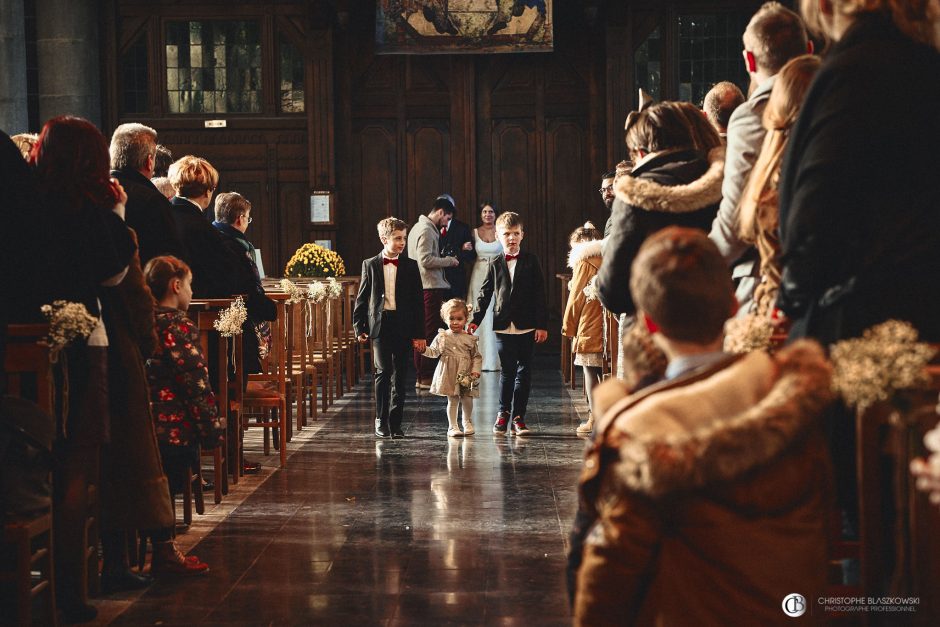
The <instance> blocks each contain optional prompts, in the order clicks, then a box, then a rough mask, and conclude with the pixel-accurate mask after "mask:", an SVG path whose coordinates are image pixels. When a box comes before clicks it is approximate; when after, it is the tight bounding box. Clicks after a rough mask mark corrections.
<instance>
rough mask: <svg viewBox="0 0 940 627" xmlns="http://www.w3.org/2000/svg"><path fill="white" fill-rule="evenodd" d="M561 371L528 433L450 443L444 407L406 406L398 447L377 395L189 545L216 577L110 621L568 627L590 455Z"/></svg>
mask: <svg viewBox="0 0 940 627" xmlns="http://www.w3.org/2000/svg"><path fill="white" fill-rule="evenodd" d="M555 364H557V362H555V361H554V360H552V361H551V362H548V361H546V367H545V368H544V369H540V370H538V371H536V373H535V377H534V385H533V393H532V401H531V403H530V410H529V416H528V421H527V422H528V426H529V428H530V429H532V431H533V433H532V435H531V436H528V437H525V438H518V437H507V436H494V434H493V433H492V432H491V425H492V419H493V417H494V416H495V413H496V408H497V400H496V394H497V380H498V374H497V373H485V374H484V376H483V380H482V386H481V398H480V399H478V400H477V404H476V410H475V414H476V418H477V419H476V421H475V422H476V424H477V425H478V430H477V434H476V435H474V436H472V437H469V438H464V439H455V438H451V439H448V438H447V437H445V435H444V434H445V431H446V417H445V414H444V407H445V399H443V398H440V397H435V396H421V397H418V398H415V396H414V394H413V390H412V391H411V393H410V394H409V403H408V405H407V409H406V415H405V422H404V429H405V432H406V435H407V438H406V439H404V440H395V441H392V440H377V439H376V438H375V436H374V435H373V434H372V411H373V410H372V407H373V406H372V400H371V390H370V386H367V385H364V384H363V385H360V386H358V387H357V388H356V389H355V390H354V391H353V393H352V395H351V396H352V398H351V399H349V396H347V399H349V402H348V403H347V404H346V405H345V407H344V408H343V409H342V410H341V411H339V412H337V413H335V414H334V415H333V416H332V417H331V418H329V419H328V422H326V423H325V424H323V425H322V426H321V428H320V430H319V431H318V432H317V433H316V435H315V437H313V438H312V439H311V440H310V441H309V442H308V443H307V444H305V445H304V446H303V448H301V449H300V450H298V451H297V452H296V453H294V454H293V455H292V456H291V458H290V460H289V462H288V466H287V468H286V469H284V470H278V471H277V472H275V473H274V474H273V475H272V476H271V477H270V478H268V479H267V480H266V481H265V482H264V483H263V484H261V485H260V487H258V489H257V490H255V492H254V493H252V494H251V495H250V496H249V497H247V498H246V499H245V500H244V502H243V503H241V505H239V506H238V507H236V508H234V509H233V511H231V513H229V514H228V515H227V517H225V519H224V520H222V521H221V522H220V523H219V524H218V525H217V526H216V527H215V528H214V530H213V531H211V532H210V533H209V534H208V535H206V537H205V538H203V539H202V540H201V541H200V542H199V543H198V544H197V545H196V547H195V549H194V551H193V552H194V553H196V554H198V555H199V557H200V558H202V559H203V560H205V561H206V562H208V563H209V564H210V565H211V567H212V571H211V573H210V574H209V575H207V576H206V577H200V578H194V579H192V580H189V581H186V582H182V583H181V582H157V583H155V584H153V585H152V586H151V587H150V588H149V589H148V590H147V591H146V592H144V593H143V594H142V595H141V596H140V597H139V598H138V599H137V600H136V601H134V602H133V603H131V604H130V605H129V607H127V609H126V610H125V611H123V612H122V613H121V614H120V615H119V616H117V617H116V618H115V619H114V620H113V621H112V622H111V624H114V625H146V624H150V625H153V624H162V625H184V624H185V625H192V624H216V623H217V624H226V625H445V624H491V625H540V626H541V625H564V624H570V612H569V609H568V603H567V595H566V592H565V583H564V565H565V548H566V542H567V533H568V529H569V527H570V524H571V520H572V519H573V517H574V512H575V508H576V496H575V484H576V480H577V475H578V470H579V464H580V458H581V452H582V450H583V446H584V443H583V441H582V440H580V439H578V438H577V437H576V436H575V434H574V429H575V427H576V426H577V424H578V413H577V412H578V411H583V407H582V404H581V403H579V402H578V398H577V395H575V396H574V400H572V397H571V396H569V394H568V392H567V391H566V390H565V389H564V385H563V383H562V381H561V377H560V374H559V372H558V370H557V368H555V369H552V368H551V367H549V365H551V366H555Z"/></svg>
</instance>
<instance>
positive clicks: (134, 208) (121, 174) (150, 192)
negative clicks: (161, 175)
mask: <svg viewBox="0 0 940 627" xmlns="http://www.w3.org/2000/svg"><path fill="white" fill-rule="evenodd" d="M111 176H113V177H114V178H116V179H117V180H118V181H120V183H121V185H122V186H123V187H124V191H125V192H127V203H126V212H125V215H124V221H125V222H126V223H127V226H129V227H131V228H132V229H134V232H135V233H137V242H138V250H137V252H138V254H139V255H140V264H141V266H146V265H147V262H148V261H150V260H151V259H153V258H154V257H158V256H160V255H173V256H174V257H180V258H182V257H181V256H182V255H183V245H182V244H181V243H180V240H179V236H178V235H177V233H176V227H175V225H174V222H173V215H172V209H171V207H170V201H168V200H167V199H166V197H165V196H164V195H163V194H162V193H161V192H160V191H159V190H158V189H157V188H156V187H154V185H153V183H151V182H150V179H148V178H147V177H146V176H144V175H143V174H141V173H140V172H138V171H137V170H133V169H127V170H112V171H111Z"/></svg>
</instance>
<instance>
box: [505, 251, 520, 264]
mask: <svg viewBox="0 0 940 627" xmlns="http://www.w3.org/2000/svg"><path fill="white" fill-rule="evenodd" d="M518 256H519V254H518V253H516V254H515V255H506V263H509V262H510V261H512V260H514V259H515V258H516V257H518Z"/></svg>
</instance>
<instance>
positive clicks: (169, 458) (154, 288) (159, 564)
mask: <svg viewBox="0 0 940 627" xmlns="http://www.w3.org/2000/svg"><path fill="white" fill-rule="evenodd" d="M144 275H145V276H146V277H147V284H148V285H149V286H150V291H151V292H153V297H154V300H156V302H157V308H156V326H157V339H158V342H157V350H156V351H155V352H154V354H153V356H152V357H151V358H150V359H148V360H147V378H148V380H149V383H150V399H151V401H152V403H153V418H154V423H155V424H154V428H155V429H154V430H155V431H156V434H157V442H158V443H159V445H160V456H161V457H162V459H163V469H164V471H165V472H166V474H167V478H168V479H169V480H170V485H171V489H172V490H174V491H176V490H179V489H180V488H181V486H179V485H177V486H174V485H173V482H174V479H176V480H177V481H178V478H179V477H181V476H183V480H184V481H186V480H188V477H186V476H185V475H186V474H187V473H186V468H187V467H190V468H198V467H199V445H200V444H201V445H202V446H203V447H204V448H208V449H211V448H215V447H216V446H218V445H219V442H220V440H221V436H222V433H223V432H224V429H225V427H224V425H223V424H222V421H221V420H220V419H219V411H218V407H217V406H216V403H215V395H214V394H213V393H212V388H211V387H210V385H209V371H208V369H207V368H206V358H205V356H204V355H203V354H202V350H201V348H200V345H199V330H198V328H197V327H196V325H195V323H193V321H192V320H190V319H189V318H187V317H186V310H187V309H189V302H190V300H192V297H193V289H192V280H193V274H192V272H191V271H190V269H189V266H187V265H186V264H185V263H184V262H182V261H180V260H179V259H177V258H176V257H170V256H165V257H154V258H153V259H151V260H150V261H149V262H148V263H147V267H146V268H144ZM171 535H172V530H161V531H159V532H155V533H153V541H154V542H153V543H154V559H153V566H152V568H151V570H152V571H153V572H154V574H161V573H169V574H200V573H203V572H205V571H207V570H208V569H209V566H208V565H207V564H205V563H202V562H200V561H199V560H198V559H195V560H194V558H193V556H190V557H189V558H185V557H183V555H182V554H181V553H180V552H179V551H178V550H177V549H176V546H175V544H174V543H173V541H172V539H171Z"/></svg>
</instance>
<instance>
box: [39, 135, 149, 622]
mask: <svg viewBox="0 0 940 627" xmlns="http://www.w3.org/2000/svg"><path fill="white" fill-rule="evenodd" d="M30 163H31V164H32V165H34V166H35V170H36V179H37V182H38V190H39V194H38V204H39V206H40V207H41V211H43V212H46V213H47V214H48V215H49V216H50V219H49V220H48V223H49V225H50V232H49V233H48V235H47V237H46V250H48V251H50V254H51V255H53V256H54V258H55V261H54V263H55V266H56V269H57V270H58V274H57V276H56V278H54V281H55V284H54V286H53V287H52V289H51V292H52V296H53V297H54V298H56V299H61V300H66V301H72V302H78V303H81V304H83V305H85V308H86V309H87V310H88V312H89V313H90V314H91V315H92V316H94V317H95V318H97V319H98V325H97V326H96V328H95V329H94V331H92V333H91V335H90V336H89V337H88V338H87V339H86V340H85V341H79V342H75V343H73V344H72V345H70V346H69V347H68V348H66V349H65V351H64V352H65V358H66V359H67V361H68V366H69V368H68V390H69V404H68V412H67V415H64V416H61V421H60V422H61V424H59V425H57V441H56V445H55V449H56V460H55V463H56V465H55V470H54V471H53V479H54V489H53V495H54V503H53V520H54V522H55V569H54V570H55V574H56V586H55V588H56V601H57V604H58V607H59V608H60V609H61V610H62V611H63V613H64V614H65V618H66V620H67V621H68V622H87V621H89V620H92V619H94V618H95V616H96V615H97V611H96V610H95V608H94V607H92V606H90V605H88V603H87V590H86V587H85V582H87V581H88V580H89V577H96V576H97V573H96V572H95V573H89V572H87V564H88V560H87V559H86V554H85V552H86V549H87V543H86V541H85V524H86V521H87V519H88V514H89V512H88V487H89V485H91V484H94V483H97V476H98V454H99V451H100V447H101V445H102V444H104V443H106V442H107V441H108V438H109V428H110V417H109V412H108V373H107V367H108V360H107V351H108V331H107V329H106V326H105V323H104V321H103V319H102V315H101V314H102V312H101V300H100V299H101V296H102V289H103V288H104V287H112V286H115V285H118V284H119V283H120V282H121V281H122V280H123V279H124V276H125V275H126V274H127V267H128V264H129V263H130V260H131V258H132V257H133V255H134V241H133V239H132V238H131V235H130V232H129V231H128V230H127V226H126V225H125V224H124V219H123V218H124V201H125V200H126V198H127V196H126V195H125V194H124V190H123V189H122V188H121V185H120V183H118V182H117V181H116V180H114V179H109V176H108V143H107V140H106V139H105V138H104V136H103V135H102V134H101V132H100V131H99V130H98V129H97V128H95V126H94V125H93V124H92V123H91V122H89V121H88V120H84V119H82V118H76V117H71V116H60V117H56V118H52V119H51V120H49V121H48V122H46V124H45V126H44V127H43V129H42V132H41V133H40V134H39V140H38V142H37V143H36V146H35V147H34V148H33V152H32V153H31V154H30Z"/></svg>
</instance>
